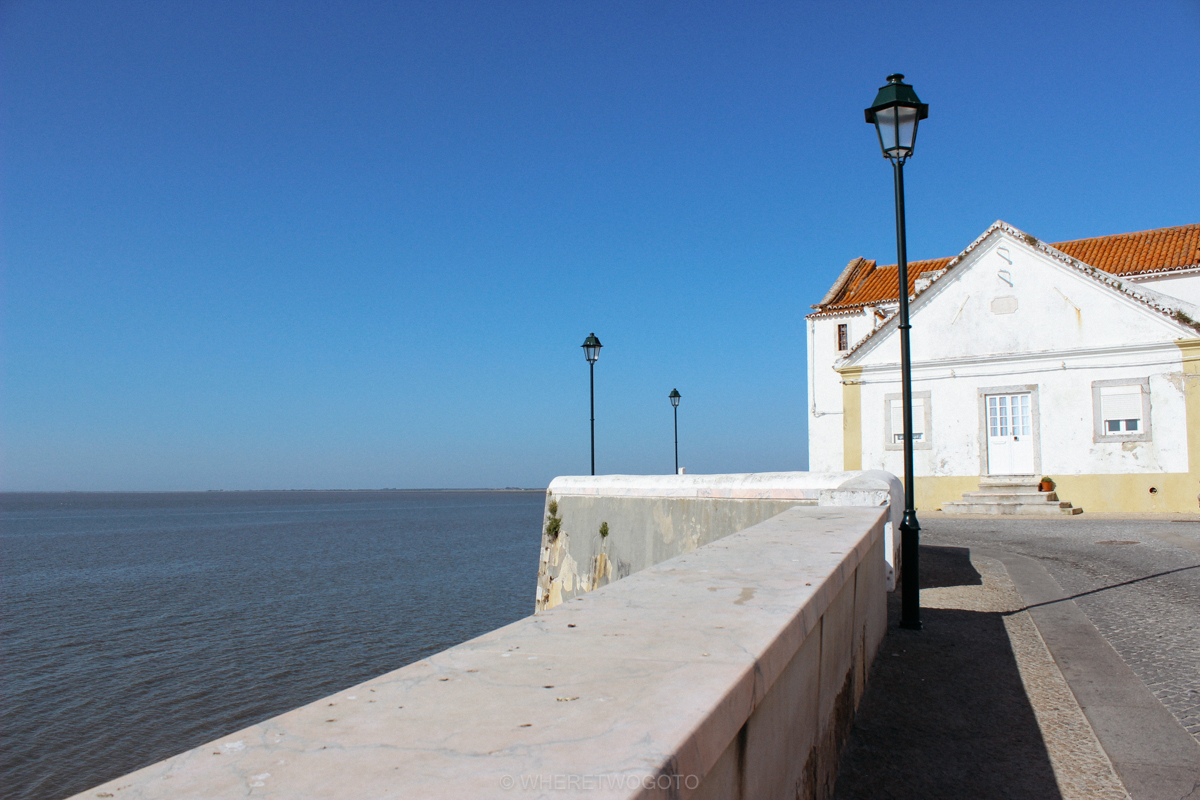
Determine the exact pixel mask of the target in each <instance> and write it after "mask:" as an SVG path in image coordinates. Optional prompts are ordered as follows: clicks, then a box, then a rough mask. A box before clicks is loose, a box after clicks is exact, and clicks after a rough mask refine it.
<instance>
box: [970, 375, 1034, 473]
mask: <svg viewBox="0 0 1200 800" xmlns="http://www.w3.org/2000/svg"><path fill="white" fill-rule="evenodd" d="M989 394H1028V395H1029V413H1030V415H1031V416H1032V419H1031V420H1030V424H1031V425H1032V426H1033V474H1034V477H1037V476H1038V475H1041V474H1042V414H1041V409H1040V404H1039V403H1038V385H1037V384H1036V383H1028V384H1024V385H1021V386H983V387H980V388H979V475H980V477H986V476H987V475H990V474H991V473H989V472H988V415H987V396H988V395H989Z"/></svg>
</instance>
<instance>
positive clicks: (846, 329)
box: [838, 322, 850, 350]
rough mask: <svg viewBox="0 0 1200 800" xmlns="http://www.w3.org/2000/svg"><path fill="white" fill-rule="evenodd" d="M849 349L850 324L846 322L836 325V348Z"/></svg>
mask: <svg viewBox="0 0 1200 800" xmlns="http://www.w3.org/2000/svg"><path fill="white" fill-rule="evenodd" d="M849 349H850V326H849V325H847V324H846V323H844V322H843V323H841V324H840V325H838V350H849Z"/></svg>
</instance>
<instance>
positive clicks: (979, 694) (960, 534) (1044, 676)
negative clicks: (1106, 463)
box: [835, 514, 1200, 800]
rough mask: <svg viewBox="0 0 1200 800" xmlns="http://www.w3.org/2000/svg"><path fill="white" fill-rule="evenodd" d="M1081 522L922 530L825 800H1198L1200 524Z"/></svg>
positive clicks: (942, 524)
mask: <svg viewBox="0 0 1200 800" xmlns="http://www.w3.org/2000/svg"><path fill="white" fill-rule="evenodd" d="M1085 517H1086V515H1085ZM1085 517H1075V518H1064V519H1051V520H1029V519H1022V520H1014V519H996V518H986V519H971V520H966V519H961V518H943V517H941V516H940V515H933V514H930V515H927V518H925V519H922V525H923V527H924V528H925V530H924V531H923V537H922V543H923V545H925V546H924V547H923V548H922V592H921V595H922V598H921V599H922V607H923V611H922V616H923V621H924V623H925V627H924V630H922V631H920V632H913V631H902V630H899V629H898V628H896V627H895V624H894V623H895V617H896V616H897V614H898V606H897V601H898V597H893V599H892V601H891V605H892V606H893V607H892V608H891V609H890V610H891V613H892V615H893V620H892V622H893V625H892V627H891V628H890V630H889V633H888V636H887V638H886V639H885V640H884V643H883V645H882V647H881V650H880V655H879V657H878V659H877V660H876V663H875V666H874V668H873V670H872V676H871V680H870V682H869V683H868V687H867V693H866V695H865V696H864V698H863V703H862V706H861V707H860V709H859V715H858V717H857V719H856V722H855V728H854V731H853V732H852V734H851V738H850V742H849V743H848V745H847V749H846V752H845V755H844V757H843V760H842V766H841V772H840V774H839V777H838V782H837V786H836V789H835V796H836V797H838V798H918V797H919V798H938V797H946V798H956V797H972V798H976V797H977V798H1000V797H1006V798H1007V797H1014V798H1015V797H1037V798H1071V799H1072V800H1073V799H1074V798H1123V797H1132V798H1133V800H1143V798H1145V799H1146V800H1149V799H1150V798H1159V797H1171V798H1178V797H1189V796H1191V797H1196V798H1200V743H1198V742H1197V740H1196V738H1194V735H1195V734H1196V733H1197V732H1200V668H1198V666H1197V665H1200V568H1198V567H1200V522H1172V521H1170V520H1166V519H1163V520H1144V519H1140V520H1128V519H1091V520H1086V519H1085ZM1168 709H1169V710H1168ZM1189 731H1190V732H1191V735H1189Z"/></svg>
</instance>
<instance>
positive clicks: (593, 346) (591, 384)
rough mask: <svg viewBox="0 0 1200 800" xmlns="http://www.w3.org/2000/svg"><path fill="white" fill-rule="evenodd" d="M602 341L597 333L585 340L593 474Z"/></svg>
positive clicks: (584, 354)
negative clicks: (597, 386)
mask: <svg viewBox="0 0 1200 800" xmlns="http://www.w3.org/2000/svg"><path fill="white" fill-rule="evenodd" d="M601 347H604V345H602V344H600V340H599V339H597V338H596V334H595V333H590V334H588V337H587V338H586V339H584V340H583V357H584V358H586V359H587V362H588V395H589V397H590V399H591V406H592V474H593V475H595V474H596V359H598V358H600V348H601Z"/></svg>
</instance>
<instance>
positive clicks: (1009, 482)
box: [942, 475, 1083, 517]
mask: <svg viewBox="0 0 1200 800" xmlns="http://www.w3.org/2000/svg"><path fill="white" fill-rule="evenodd" d="M942 511H943V512H945V513H947V514H996V515H1023V516H1024V515H1028V516H1043V517H1045V516H1052V517H1058V516H1064V515H1066V516H1070V515H1072V514H1082V513H1083V509H1082V508H1074V507H1072V506H1071V504H1070V503H1068V502H1066V501H1065V500H1059V499H1058V495H1057V494H1056V493H1055V492H1040V491H1038V482H1037V481H1036V480H1032V479H1031V478H1030V477H1029V476H1027V475H988V476H985V477H983V478H980V479H979V491H977V492H964V493H963V499H962V500H951V501H950V502H946V503H942Z"/></svg>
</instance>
